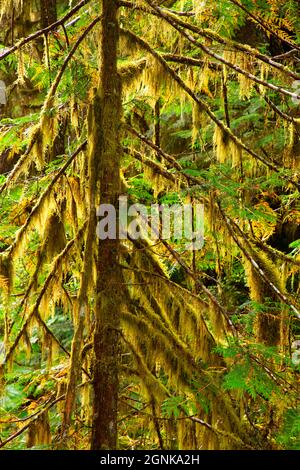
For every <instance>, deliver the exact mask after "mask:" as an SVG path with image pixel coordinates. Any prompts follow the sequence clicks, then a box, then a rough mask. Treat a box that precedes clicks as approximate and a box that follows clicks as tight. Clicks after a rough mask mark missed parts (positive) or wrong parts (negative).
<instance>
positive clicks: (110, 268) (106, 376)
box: [90, 0, 121, 450]
mask: <svg viewBox="0 0 300 470" xmlns="http://www.w3.org/2000/svg"><path fill="white" fill-rule="evenodd" d="M101 6H102V15H103V17H102V25H101V38H100V70H99V73H100V81H99V87H98V90H97V93H96V98H95V101H94V113H93V118H92V119H93V122H92V123H90V125H91V126H93V132H92V135H91V137H92V143H91V144H90V145H91V152H93V153H94V155H95V158H94V162H95V171H96V173H97V179H98V187H99V190H100V192H99V194H100V202H101V204H112V205H113V206H114V207H115V208H116V209H117V203H118V196H119V194H120V155H121V146H120V139H119V131H120V118H121V85H120V79H119V75H118V70H117V45H118V36H119V31H118V28H119V26H118V20H117V11H118V2H117V0H101ZM118 259H119V240H117V239H116V240H108V239H107V240H99V241H98V246H97V299H96V319H95V321H96V324H95V333H94V364H93V373H94V407H93V424H92V444H91V448H92V449H93V450H105V449H115V448H116V447H117V409H118V388H119V379H118V369H119V356H120V354H119V328H120V319H119V318H120V315H119V310H120V306H121V273H120V268H119V267H118Z"/></svg>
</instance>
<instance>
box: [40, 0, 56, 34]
mask: <svg viewBox="0 0 300 470" xmlns="http://www.w3.org/2000/svg"><path fill="white" fill-rule="evenodd" d="M40 2H41V27H42V28H43V29H44V28H47V26H50V24H53V23H55V22H56V21H57V12H56V0H40Z"/></svg>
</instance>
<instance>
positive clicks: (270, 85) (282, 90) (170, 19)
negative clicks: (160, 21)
mask: <svg viewBox="0 0 300 470" xmlns="http://www.w3.org/2000/svg"><path fill="white" fill-rule="evenodd" d="M146 1H147V3H148V4H149V5H150V6H151V7H152V8H154V9H155V10H156V11H157V12H159V13H160V16H161V17H162V18H164V19H165V20H166V21H167V22H168V23H169V24H170V25H171V26H173V28H174V29H176V31H178V32H179V33H180V34H181V35H182V36H184V37H185V38H186V39H187V40H188V41H190V42H191V43H192V44H194V45H195V46H197V47H198V48H199V49H201V50H202V52H204V54H207V55H209V56H210V57H213V58H214V59H216V60H217V61H219V62H221V63H223V64H225V65H227V67H229V68H231V69H233V70H234V71H235V72H237V73H239V74H242V75H245V76H246V77H247V78H249V79H250V80H252V81H254V82H256V83H258V84H260V85H263V86H264V87H266V88H270V90H275V91H277V92H278V93H282V94H283V95H286V96H291V97H292V98H295V99H300V95H298V94H297V93H293V92H291V91H288V90H286V89H285V88H283V87H282V86H278V85H274V84H273V83H269V82H267V81H265V80H262V79H261V78H258V77H256V76H255V75H253V74H252V73H250V72H248V71H247V70H244V69H242V68H241V67H239V66H238V65H236V64H233V63H232V62H230V61H229V60H227V59H224V57H222V56H220V55H219V54H216V53H215V52H213V51H212V50H211V49H209V48H208V47H207V46H205V45H204V44H202V43H201V42H199V41H197V40H196V39H194V38H193V36H191V35H190V34H188V33H186V32H185V31H184V30H183V29H182V28H181V27H179V26H178V24H177V22H176V21H175V20H174V19H173V17H171V16H170V15H168V14H166V13H165V12H164V11H162V10H161V9H160V8H159V7H157V6H156V5H155V4H153V3H152V1H150V0H146ZM297 78H298V79H299V78H300V77H299V76H297Z"/></svg>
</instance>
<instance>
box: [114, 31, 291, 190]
mask: <svg viewBox="0 0 300 470" xmlns="http://www.w3.org/2000/svg"><path fill="white" fill-rule="evenodd" d="M121 33H123V34H125V35H127V36H130V37H131V38H132V40H134V41H135V42H136V43H138V44H139V46H140V47H141V48H143V49H144V50H146V51H148V52H149V53H150V54H151V55H152V56H153V57H154V58H155V59H157V61H158V62H160V64H161V65H162V66H163V67H164V69H165V70H166V72H167V73H168V74H169V75H170V76H171V77H172V78H173V80H174V81H175V82H176V83H177V84H178V85H179V86H180V87H181V88H182V89H183V90H184V91H185V92H186V93H187V94H188V95H189V96H190V97H191V98H192V99H193V100H194V101H195V102H196V103H198V105H200V106H201V108H202V109H203V110H204V111H205V112H206V113H207V115H208V116H209V117H210V119H211V120H212V121H213V122H214V123H215V124H216V125H217V126H218V127H219V128H220V129H221V130H222V131H223V132H224V134H225V135H227V136H228V138H229V139H230V140H232V141H233V142H234V143H235V144H236V145H237V146H238V147H240V148H241V149H242V150H245V151H246V152H247V153H248V154H249V155H250V156H251V157H253V158H254V159H256V160H259V161H260V162H261V163H263V164H264V165H266V166H267V167H268V168H270V169H271V170H273V171H276V172H277V173H281V171H282V168H283V167H282V166H280V165H279V164H277V163H275V162H273V161H270V160H269V159H266V158H265V157H263V156H262V155H260V154H258V153H257V152H255V151H254V150H252V149H251V148H250V147H248V146H247V145H246V144H245V143H244V142H243V141H242V140H240V139H239V138H238V137H237V136H236V135H235V134H234V133H233V132H232V130H231V129H229V128H228V127H227V126H226V125H225V124H224V123H223V122H222V121H220V120H219V119H218V118H217V117H216V115H215V114H214V113H213V111H212V110H211V108H210V107H209V105H208V104H207V103H206V102H205V101H204V100H202V99H201V98H200V97H199V96H198V95H197V94H196V93H195V92H194V91H192V90H191V89H190V88H189V87H188V86H187V85H186V83H185V82H184V81H183V80H182V79H181V78H180V77H179V75H178V74H177V73H176V72H175V70H173V69H172V68H171V67H170V66H169V65H168V64H167V62H166V61H165V60H164V59H163V57H162V56H161V55H160V54H158V53H157V52H156V51H154V50H153V49H152V47H151V46H150V45H149V44H148V43H147V42H146V41H144V39H142V38H140V37H139V36H137V35H136V34H134V33H133V32H132V31H129V30H124V29H122V28H121ZM281 178H282V179H283V180H285V181H288V182H289V183H290V184H292V185H293V186H295V187H296V188H297V189H299V188H300V184H299V183H298V182H295V181H294V180H293V179H292V178H289V177H286V176H281Z"/></svg>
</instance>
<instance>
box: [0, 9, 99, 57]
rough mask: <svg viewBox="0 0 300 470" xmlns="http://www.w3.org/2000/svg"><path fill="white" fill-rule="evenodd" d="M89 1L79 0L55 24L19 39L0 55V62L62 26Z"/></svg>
mask: <svg viewBox="0 0 300 470" xmlns="http://www.w3.org/2000/svg"><path fill="white" fill-rule="evenodd" d="M89 1H90V0H81V2H79V3H78V4H77V5H75V7H74V8H72V10H70V11H69V12H68V13H67V14H66V15H65V16H63V17H62V18H61V19H60V20H58V21H56V22H55V23H53V24H51V25H49V26H47V28H44V29H40V30H39V31H36V32H35V33H33V34H30V36H27V38H24V39H21V40H20V41H19V42H18V43H17V44H15V45H14V46H12V47H10V48H9V49H6V50H5V51H4V52H3V53H2V54H0V60H2V59H5V57H7V56H9V55H10V54H12V53H13V52H15V51H17V50H18V49H20V48H21V47H22V46H24V45H25V44H28V43H29V42H31V41H33V40H35V39H37V38H39V37H40V36H43V35H44V34H47V33H49V32H50V31H53V30H56V29H57V28H58V27H59V26H62V25H64V23H65V22H66V21H68V20H69V19H70V18H72V16H73V15H75V13H77V11H78V10H80V9H81V8H82V7H83V6H84V5H86V4H87V3H89Z"/></svg>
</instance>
